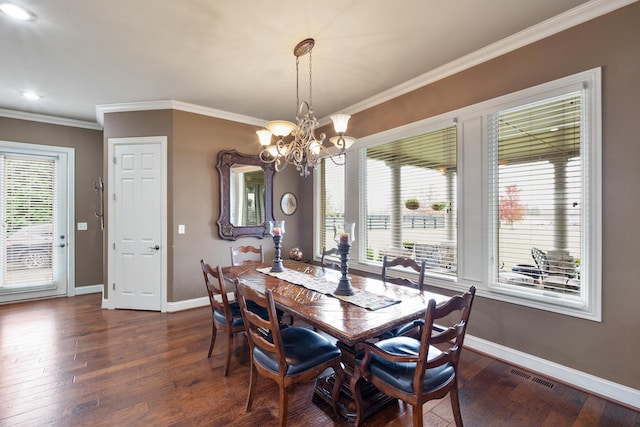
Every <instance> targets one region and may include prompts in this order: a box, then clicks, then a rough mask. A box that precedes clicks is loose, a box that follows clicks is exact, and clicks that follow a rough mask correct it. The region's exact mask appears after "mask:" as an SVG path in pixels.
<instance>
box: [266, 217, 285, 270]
mask: <svg viewBox="0 0 640 427" xmlns="http://www.w3.org/2000/svg"><path fill="white" fill-rule="evenodd" d="M269 234H271V236H272V237H273V245H274V247H275V257H274V258H273V266H272V267H271V272H272V273H281V272H283V271H284V266H283V265H282V257H281V252H282V248H281V245H282V236H283V235H284V221H269Z"/></svg>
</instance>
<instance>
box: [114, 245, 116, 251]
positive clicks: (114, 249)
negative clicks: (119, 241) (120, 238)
mask: <svg viewBox="0 0 640 427" xmlns="http://www.w3.org/2000/svg"><path fill="white" fill-rule="evenodd" d="M113 250H114V251H115V250H116V244H115V243H114V244H113Z"/></svg>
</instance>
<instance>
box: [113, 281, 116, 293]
mask: <svg viewBox="0 0 640 427" xmlns="http://www.w3.org/2000/svg"><path fill="white" fill-rule="evenodd" d="M113 290H114V291H115V290H116V284H115V282H114V283H113Z"/></svg>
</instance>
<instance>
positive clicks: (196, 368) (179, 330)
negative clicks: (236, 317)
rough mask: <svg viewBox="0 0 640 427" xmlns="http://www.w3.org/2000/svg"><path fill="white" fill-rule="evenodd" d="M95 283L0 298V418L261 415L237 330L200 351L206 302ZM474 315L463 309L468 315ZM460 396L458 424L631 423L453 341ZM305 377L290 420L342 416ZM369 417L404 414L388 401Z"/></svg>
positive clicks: (170, 421)
mask: <svg viewBox="0 0 640 427" xmlns="http://www.w3.org/2000/svg"><path fill="white" fill-rule="evenodd" d="M100 298H101V295H100V294H91V295H84V296H78V297H75V298H58V299H54V300H47V301H35V302H27V303H20V304H12V305H2V306H0V426H148V425H152V426H170V425H171V426H225V425H234V426H256V427H258V426H260V427H263V426H270V425H274V424H275V423H276V422H277V414H278V391H277V387H276V386H275V384H274V383H273V382H271V381H268V380H265V379H263V378H260V379H259V380H258V388H257V393H256V400H255V402H254V405H253V408H254V409H253V411H251V412H250V413H248V414H247V413H245V411H244V404H245V398H246V392H247V385H248V374H249V370H248V367H249V361H248V347H247V342H246V338H245V337H243V336H238V338H237V339H236V343H235V346H234V347H235V348H234V357H233V359H232V363H231V372H230V374H229V377H227V378H224V377H223V376H222V369H223V364H224V360H223V356H224V354H225V351H226V347H225V346H226V340H225V339H224V337H218V341H217V342H216V347H215V349H214V354H213V355H212V357H211V358H210V359H207V350H208V346H209V338H210V335H209V334H210V330H211V328H210V316H211V312H210V309H209V308H208V307H205V308H200V309H194V310H188V311H184V312H179V313H171V314H167V313H164V314H163V313H157V312H143V311H128V310H115V311H110V310H103V309H101V308H100V303H101V300H100ZM472 321H473V320H472ZM460 382H461V384H460V396H461V407H462V416H463V419H464V421H465V425H466V426H492V427H494V426H518V427H523V426H640V414H639V413H638V412H635V411H632V410H630V409H628V408H625V407H623V406H620V405H617V404H615V403H612V402H608V401H606V400H603V399H601V398H598V397H595V396H592V395H589V394H586V393H584V392H581V391H578V390H575V389H572V388H570V387H567V386H565V385H563V384H559V383H555V382H554V381H552V380H549V379H546V378H542V377H540V376H538V375H536V374H533V373H531V372H526V371H524V370H522V369H520V368H516V367H513V366H509V365H507V364H504V363H502V362H499V361H496V360H493V359H491V358H488V357H486V356H482V355H480V354H477V353H474V352H472V351H469V350H467V351H465V352H463V356H462V361H461V380H460ZM312 394H313V389H312V384H309V385H301V386H298V387H296V388H295V389H294V390H293V392H292V399H291V404H290V408H289V418H288V425H290V426H329V425H334V426H348V425H349V423H348V422H346V421H345V420H343V419H340V418H337V417H336V416H335V415H333V413H332V412H331V410H330V409H329V408H328V407H325V406H318V405H316V404H314V403H312V402H311V399H312ZM423 412H424V417H425V425H429V426H442V427H444V426H453V425H454V423H453V415H452V413H451V405H450V402H449V400H448V398H445V399H443V400H441V401H436V402H429V403H427V404H426V405H425V406H424V408H423ZM366 425H368V426H407V425H411V408H408V407H405V406H404V405H403V404H400V403H399V404H395V403H394V404H392V405H390V406H388V407H387V408H386V409H384V410H383V411H381V412H379V413H378V414H376V415H375V416H374V417H372V418H370V419H369V420H367V423H366Z"/></svg>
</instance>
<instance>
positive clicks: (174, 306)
mask: <svg viewBox="0 0 640 427" xmlns="http://www.w3.org/2000/svg"><path fill="white" fill-rule="evenodd" d="M208 305H209V297H201V298H194V299H188V300H184V301H176V302H168V303H167V312H169V313H171V312H174V311H182V310H189V309H191V308H199V307H205V306H208Z"/></svg>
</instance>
